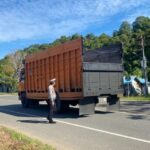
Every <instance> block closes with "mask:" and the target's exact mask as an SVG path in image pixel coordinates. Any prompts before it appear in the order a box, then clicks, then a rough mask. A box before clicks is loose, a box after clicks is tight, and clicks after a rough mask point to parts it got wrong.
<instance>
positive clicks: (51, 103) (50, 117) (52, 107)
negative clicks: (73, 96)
mask: <svg viewBox="0 0 150 150" xmlns="http://www.w3.org/2000/svg"><path fill="white" fill-rule="evenodd" d="M55 110H56V106H55V101H52V100H49V113H48V116H47V119H48V120H49V121H52V120H53V114H54V111H55Z"/></svg>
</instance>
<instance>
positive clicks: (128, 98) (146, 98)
mask: <svg viewBox="0 0 150 150" xmlns="http://www.w3.org/2000/svg"><path fill="white" fill-rule="evenodd" d="M121 100H122V101H141V102H150V95H149V96H126V97H122V98H121Z"/></svg>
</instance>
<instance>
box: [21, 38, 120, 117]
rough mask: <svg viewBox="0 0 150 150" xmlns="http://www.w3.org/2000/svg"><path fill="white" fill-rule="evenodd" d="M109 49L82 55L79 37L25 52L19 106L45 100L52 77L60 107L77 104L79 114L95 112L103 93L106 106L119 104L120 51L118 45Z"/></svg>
mask: <svg viewBox="0 0 150 150" xmlns="http://www.w3.org/2000/svg"><path fill="white" fill-rule="evenodd" d="M111 48H112V50H110V49H111ZM111 48H109V47H108V48H107V47H104V49H102V50H101V49H98V50H92V51H89V52H85V53H84V54H83V43H82V39H81V38H79V39H76V40H72V41H69V42H66V43H64V44H61V45H58V46H55V47H51V48H48V49H47V50H45V51H42V52H38V53H36V54H31V55H28V56H27V57H26V58H25V64H24V68H23V69H22V71H21V74H20V82H19V90H18V95H19V99H20V100H21V103H22V106H23V107H29V105H30V104H32V105H33V104H37V103H38V102H39V101H43V100H45V101H47V99H48V90H47V89H48V85H49V80H50V79H53V78H56V87H55V89H56V91H57V96H58V98H57V103H56V104H57V105H58V106H59V109H61V110H63V109H66V108H68V107H69V105H77V104H79V110H80V111H79V112H80V115H82V114H91V113H94V108H95V104H96V103H98V97H99V96H106V97H107V103H108V105H117V106H118V104H119V97H118V95H119V94H122V92H123V90H122V74H123V67H122V50H121V47H120V46H119V48H116V47H114V49H115V50H114V49H113V47H111ZM113 50H114V51H113ZM108 54H109V55H108ZM115 55H116V56H115ZM107 57H108V58H107ZM115 57H116V58H115ZM111 59H112V60H113V62H111V61H110V60H111ZM107 60H108V61H107ZM109 61H110V62H109ZM115 61H116V62H115Z"/></svg>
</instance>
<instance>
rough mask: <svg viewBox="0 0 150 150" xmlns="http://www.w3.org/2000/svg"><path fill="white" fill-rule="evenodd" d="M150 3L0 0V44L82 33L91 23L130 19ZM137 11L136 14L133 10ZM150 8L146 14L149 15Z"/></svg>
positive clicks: (130, 0)
mask: <svg viewBox="0 0 150 150" xmlns="http://www.w3.org/2000/svg"><path fill="white" fill-rule="evenodd" d="M148 2H149V0H105V1H104V0H66V1H64V0H51V1H49V0H21V1H17V0H3V1H0V41H1V42H2V41H14V40H18V39H32V38H40V37H44V36H48V35H49V36H52V37H58V36H61V35H69V34H73V33H76V32H79V33H80V32H83V31H84V30H85V29H87V28H89V27H90V25H91V24H94V23H99V26H100V25H101V24H103V23H105V21H106V20H107V19H110V17H112V16H114V15H118V14H120V13H126V14H127V16H128V17H126V18H127V20H133V19H135V17H136V16H138V15H139V14H140V13H139V12H140V10H141V9H140V7H142V10H143V8H144V7H145V8H146V6H147V5H148ZM133 9H134V10H136V9H139V10H138V11H135V12H134V11H133ZM149 11H150V10H149V8H147V9H146V10H145V14H150V13H149Z"/></svg>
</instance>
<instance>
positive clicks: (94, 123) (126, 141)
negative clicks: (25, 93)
mask: <svg viewBox="0 0 150 150" xmlns="http://www.w3.org/2000/svg"><path fill="white" fill-rule="evenodd" d="M149 108H150V103H123V104H122V106H121V111H120V112H112V113H105V112H101V111H96V114H94V115H91V116H86V117H80V118H79V117H78V109H76V108H71V109H70V110H69V111H68V112H66V113H63V114H57V115H55V120H56V122H57V123H56V124H48V122H47V120H46V118H45V117H46V116H47V113H48V107H47V106H46V105H45V104H42V105H40V106H39V107H35V108H29V109H25V108H22V106H21V104H20V101H19V100H17V97H16V96H0V125H5V126H8V127H11V128H14V129H16V130H18V131H21V132H24V133H26V134H27V135H29V136H32V137H35V138H37V139H40V140H42V141H44V142H45V143H49V144H51V145H53V146H54V147H56V148H57V149H58V150H150V110H149Z"/></svg>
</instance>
